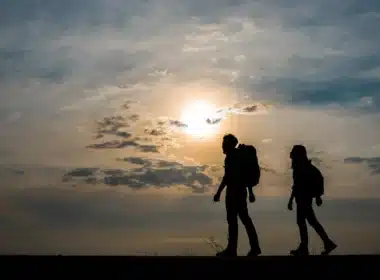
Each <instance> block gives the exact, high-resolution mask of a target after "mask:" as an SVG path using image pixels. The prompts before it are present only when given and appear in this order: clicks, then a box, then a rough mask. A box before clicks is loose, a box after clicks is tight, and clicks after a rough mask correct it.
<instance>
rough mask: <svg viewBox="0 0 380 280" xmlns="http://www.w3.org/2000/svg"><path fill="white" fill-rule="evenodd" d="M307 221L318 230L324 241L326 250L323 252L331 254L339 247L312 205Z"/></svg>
mask: <svg viewBox="0 0 380 280" xmlns="http://www.w3.org/2000/svg"><path fill="white" fill-rule="evenodd" d="M307 221H308V222H309V224H310V226H312V227H313V228H314V230H315V231H316V232H317V234H318V235H319V237H320V238H321V239H322V241H323V244H324V247H325V251H324V252H323V253H322V254H329V253H330V252H331V251H332V250H334V249H335V248H336V247H337V245H336V244H335V243H334V242H333V241H332V240H331V239H330V238H329V237H328V235H327V233H326V231H325V229H324V228H323V226H322V225H321V224H320V222H319V221H318V219H317V217H316V216H315V213H314V210H313V207H312V205H310V208H309V209H308V212H307Z"/></svg>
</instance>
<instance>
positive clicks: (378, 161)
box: [344, 157, 380, 175]
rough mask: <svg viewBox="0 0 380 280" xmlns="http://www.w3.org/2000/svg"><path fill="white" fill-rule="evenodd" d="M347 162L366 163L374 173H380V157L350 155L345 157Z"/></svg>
mask: <svg viewBox="0 0 380 280" xmlns="http://www.w3.org/2000/svg"><path fill="white" fill-rule="evenodd" d="M344 162H345V163H347V164H366V165H367V166H368V168H369V169H370V170H371V173H372V174H374V175H379V174H380V157H367V158H366V157H348V158H345V159H344Z"/></svg>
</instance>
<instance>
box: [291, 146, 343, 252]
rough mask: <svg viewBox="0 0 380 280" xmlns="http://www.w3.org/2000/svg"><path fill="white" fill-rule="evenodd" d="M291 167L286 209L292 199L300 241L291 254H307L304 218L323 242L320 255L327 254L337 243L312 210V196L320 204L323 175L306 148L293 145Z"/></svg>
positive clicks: (306, 234)
mask: <svg viewBox="0 0 380 280" xmlns="http://www.w3.org/2000/svg"><path fill="white" fill-rule="evenodd" d="M290 158H291V160H292V169H293V187H292V194H291V196H290V199H289V204H288V209H289V210H292V209H293V199H294V198H295V200H296V204H297V224H298V227H299V232H300V238H301V243H300V245H299V247H298V248H297V249H295V250H292V251H290V254H292V255H297V256H298V255H309V249H308V233H307V225H306V220H307V221H308V222H309V224H310V225H311V226H312V227H313V228H314V230H315V231H316V232H317V233H318V235H319V236H320V238H321V239H322V241H323V243H324V248H325V250H324V251H323V252H322V255H327V254H329V253H330V252H331V251H332V250H334V249H335V248H336V247H337V245H336V244H335V243H334V242H333V241H332V240H331V239H330V238H329V237H328V236H327V233H326V231H325V230H324V228H323V226H322V225H321V224H320V223H319V222H318V220H317V218H316V216H315V213H314V210H313V205H312V204H313V198H315V201H316V204H317V206H321V205H322V198H321V196H322V195H323V193H324V185H323V181H324V179H323V176H322V174H321V172H320V171H319V170H318V168H317V167H315V166H314V165H313V164H312V163H311V161H310V160H309V159H308V157H307V152H306V148H305V147H304V146H302V145H295V146H293V149H292V151H291V153H290Z"/></svg>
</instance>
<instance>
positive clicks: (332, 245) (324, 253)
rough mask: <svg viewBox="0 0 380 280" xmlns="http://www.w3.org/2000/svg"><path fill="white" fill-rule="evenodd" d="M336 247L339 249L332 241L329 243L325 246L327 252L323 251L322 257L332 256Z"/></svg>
mask: <svg viewBox="0 0 380 280" xmlns="http://www.w3.org/2000/svg"><path fill="white" fill-rule="evenodd" d="M336 247H338V245H336V244H335V243H334V242H332V241H330V242H328V243H326V244H325V250H324V251H322V253H321V255H323V256H326V255H328V254H330V253H331V252H332V251H333V250H335V249H336Z"/></svg>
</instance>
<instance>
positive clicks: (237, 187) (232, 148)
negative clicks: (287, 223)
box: [214, 134, 261, 256]
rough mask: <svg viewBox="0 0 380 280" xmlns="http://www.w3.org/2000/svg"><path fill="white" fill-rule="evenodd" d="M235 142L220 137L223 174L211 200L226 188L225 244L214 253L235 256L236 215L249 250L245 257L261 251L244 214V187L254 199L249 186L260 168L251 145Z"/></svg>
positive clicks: (229, 137)
mask: <svg viewBox="0 0 380 280" xmlns="http://www.w3.org/2000/svg"><path fill="white" fill-rule="evenodd" d="M237 144H238V139H237V138H236V137H235V136H234V135H232V134H227V135H225V136H224V137H223V143H222V150H223V153H224V154H225V155H226V157H225V162H224V163H225V164H224V169H225V172H224V176H223V179H222V182H221V184H220V186H219V188H218V190H217V192H216V194H215V196H214V201H215V202H218V201H220V195H221V193H222V191H223V189H224V188H225V187H227V189H226V198H225V203H226V212H227V223H228V245H227V248H226V249H225V250H223V251H222V252H219V253H218V254H217V256H236V255H237V245H238V216H239V217H240V220H241V222H242V223H243V225H244V227H245V229H246V232H247V235H248V239H249V243H250V247H251V250H250V251H249V253H248V256H257V255H259V254H261V249H260V246H259V240H258V236H257V232H256V229H255V226H254V224H253V222H252V219H251V217H250V216H249V214H248V206H247V189H248V195H249V201H250V202H251V203H253V202H254V201H255V195H254V194H253V190H252V188H253V187H254V186H255V185H257V184H258V181H259V177H260V168H259V165H258V161H257V155H256V149H255V148H254V147H253V146H250V145H249V146H248V145H244V144H241V145H239V146H238V147H236V146H237Z"/></svg>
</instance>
